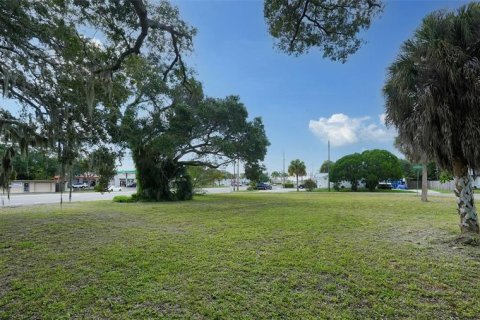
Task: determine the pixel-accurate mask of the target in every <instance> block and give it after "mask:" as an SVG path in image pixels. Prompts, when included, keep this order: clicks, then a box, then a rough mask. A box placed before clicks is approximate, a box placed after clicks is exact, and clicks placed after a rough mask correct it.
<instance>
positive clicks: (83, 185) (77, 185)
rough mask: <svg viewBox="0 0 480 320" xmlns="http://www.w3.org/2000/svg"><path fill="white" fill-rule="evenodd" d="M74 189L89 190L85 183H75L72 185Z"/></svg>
mask: <svg viewBox="0 0 480 320" xmlns="http://www.w3.org/2000/svg"><path fill="white" fill-rule="evenodd" d="M72 188H73V189H85V188H88V184H86V183H85V182H84V183H74V184H72Z"/></svg>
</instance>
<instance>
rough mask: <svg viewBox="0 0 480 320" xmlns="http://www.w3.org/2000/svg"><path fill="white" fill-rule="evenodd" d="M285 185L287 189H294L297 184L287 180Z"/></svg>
mask: <svg viewBox="0 0 480 320" xmlns="http://www.w3.org/2000/svg"><path fill="white" fill-rule="evenodd" d="M283 187H284V188H285V189H293V188H294V187H295V185H294V184H293V182H285V183H284V184H283Z"/></svg>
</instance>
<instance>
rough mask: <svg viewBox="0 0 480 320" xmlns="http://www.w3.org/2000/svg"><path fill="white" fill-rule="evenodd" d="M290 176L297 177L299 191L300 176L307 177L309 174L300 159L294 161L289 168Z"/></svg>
mask: <svg viewBox="0 0 480 320" xmlns="http://www.w3.org/2000/svg"><path fill="white" fill-rule="evenodd" d="M288 174H289V175H291V176H296V177H297V191H298V176H305V175H306V174H307V167H306V166H305V163H304V162H303V161H300V160H299V159H296V160H292V162H290V165H289V166H288Z"/></svg>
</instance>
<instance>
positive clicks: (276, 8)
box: [264, 0, 383, 62]
mask: <svg viewBox="0 0 480 320" xmlns="http://www.w3.org/2000/svg"><path fill="white" fill-rule="evenodd" d="M382 10H383V6H382V4H381V2H380V1H379V0H347V1H342V2H341V3H340V4H336V2H328V1H309V0H299V1H294V2H291V1H286V0H265V4H264V15H265V19H266V21H267V24H268V30H269V32H270V34H271V35H272V36H273V37H274V38H275V39H277V40H278V42H277V44H276V45H277V47H278V48H279V49H280V50H282V51H284V52H286V53H288V54H294V55H299V54H302V53H305V52H308V50H309V49H310V48H311V47H318V48H319V49H320V50H322V51H323V56H324V57H325V58H329V59H331V60H339V61H341V62H345V61H346V60H347V58H348V56H350V55H351V54H353V53H355V52H356V51H357V50H358V49H359V48H360V45H361V43H362V40H361V39H359V38H358V34H359V33H360V31H361V30H364V29H368V28H369V27H370V23H371V20H372V18H373V17H374V16H376V15H378V14H379V13H380V12H381V11H382Z"/></svg>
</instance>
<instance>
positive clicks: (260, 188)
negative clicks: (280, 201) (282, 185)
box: [256, 182, 272, 190]
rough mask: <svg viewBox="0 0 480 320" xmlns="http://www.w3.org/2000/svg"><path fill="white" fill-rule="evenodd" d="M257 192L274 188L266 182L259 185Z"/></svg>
mask: <svg viewBox="0 0 480 320" xmlns="http://www.w3.org/2000/svg"><path fill="white" fill-rule="evenodd" d="M256 189H257V190H272V186H271V185H269V184H268V183H265V182H260V183H257V188H256Z"/></svg>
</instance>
